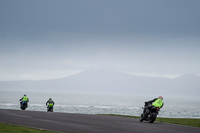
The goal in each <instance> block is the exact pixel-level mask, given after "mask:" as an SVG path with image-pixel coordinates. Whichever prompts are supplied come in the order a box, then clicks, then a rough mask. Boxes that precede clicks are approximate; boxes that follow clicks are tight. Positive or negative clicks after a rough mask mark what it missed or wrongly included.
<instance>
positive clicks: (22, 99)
mask: <svg viewBox="0 0 200 133" xmlns="http://www.w3.org/2000/svg"><path fill="white" fill-rule="evenodd" d="M19 101H20V107H21V108H22V102H27V108H28V102H29V99H28V97H27V96H26V94H24V96H23V97H22V98H21V99H19Z"/></svg>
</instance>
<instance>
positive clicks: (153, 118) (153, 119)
mask: <svg viewBox="0 0 200 133" xmlns="http://www.w3.org/2000/svg"><path fill="white" fill-rule="evenodd" d="M156 117H157V114H156V113H152V114H151V119H150V120H149V123H153V122H154V121H155V120H156Z"/></svg>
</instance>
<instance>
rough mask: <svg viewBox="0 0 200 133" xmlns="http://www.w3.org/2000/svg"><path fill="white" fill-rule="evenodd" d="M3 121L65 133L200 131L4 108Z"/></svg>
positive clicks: (0, 116) (130, 120)
mask: <svg viewBox="0 0 200 133" xmlns="http://www.w3.org/2000/svg"><path fill="white" fill-rule="evenodd" d="M0 122H5V123H10V124H16V125H23V126H27V127H34V128H39V129H47V130H52V131H58V132H65V133H155V132H156V133H200V128H195V127H188V126H181V125H175V124H166V123H160V122H154V123H148V122H139V120H138V119H133V118H126V117H119V116H108V115H88V114H72V113H58V112H41V111H28V110H25V111H22V110H9V109H0Z"/></svg>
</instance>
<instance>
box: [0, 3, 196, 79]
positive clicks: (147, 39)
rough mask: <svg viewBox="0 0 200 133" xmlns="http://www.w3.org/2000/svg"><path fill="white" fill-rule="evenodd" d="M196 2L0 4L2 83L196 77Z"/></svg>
mask: <svg viewBox="0 0 200 133" xmlns="http://www.w3.org/2000/svg"><path fill="white" fill-rule="evenodd" d="M199 7H200V1H199V0H167V1H164V0H137V1H136V0H56V1H55V0H34V1H27V0H1V1H0V81H5V80H24V79H25V80H40V79H53V78H59V77H65V76H69V75H72V74H75V73H78V72H81V71H84V70H88V69H108V70H115V71H121V72H126V73H129V74H135V75H147V76H161V77H169V78H173V77H176V76H179V75H182V74H188V73H194V74H198V75H200V8H199Z"/></svg>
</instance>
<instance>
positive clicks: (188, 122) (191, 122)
mask: <svg viewBox="0 0 200 133" xmlns="http://www.w3.org/2000/svg"><path fill="white" fill-rule="evenodd" d="M108 115H112V116H123V117H130V118H136V119H139V118H140V117H139V116H129V115H115V114H108ZM156 121H158V122H165V123H172V124H179V125H185V126H192V127H200V119H193V118H162V117H157V118H156Z"/></svg>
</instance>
